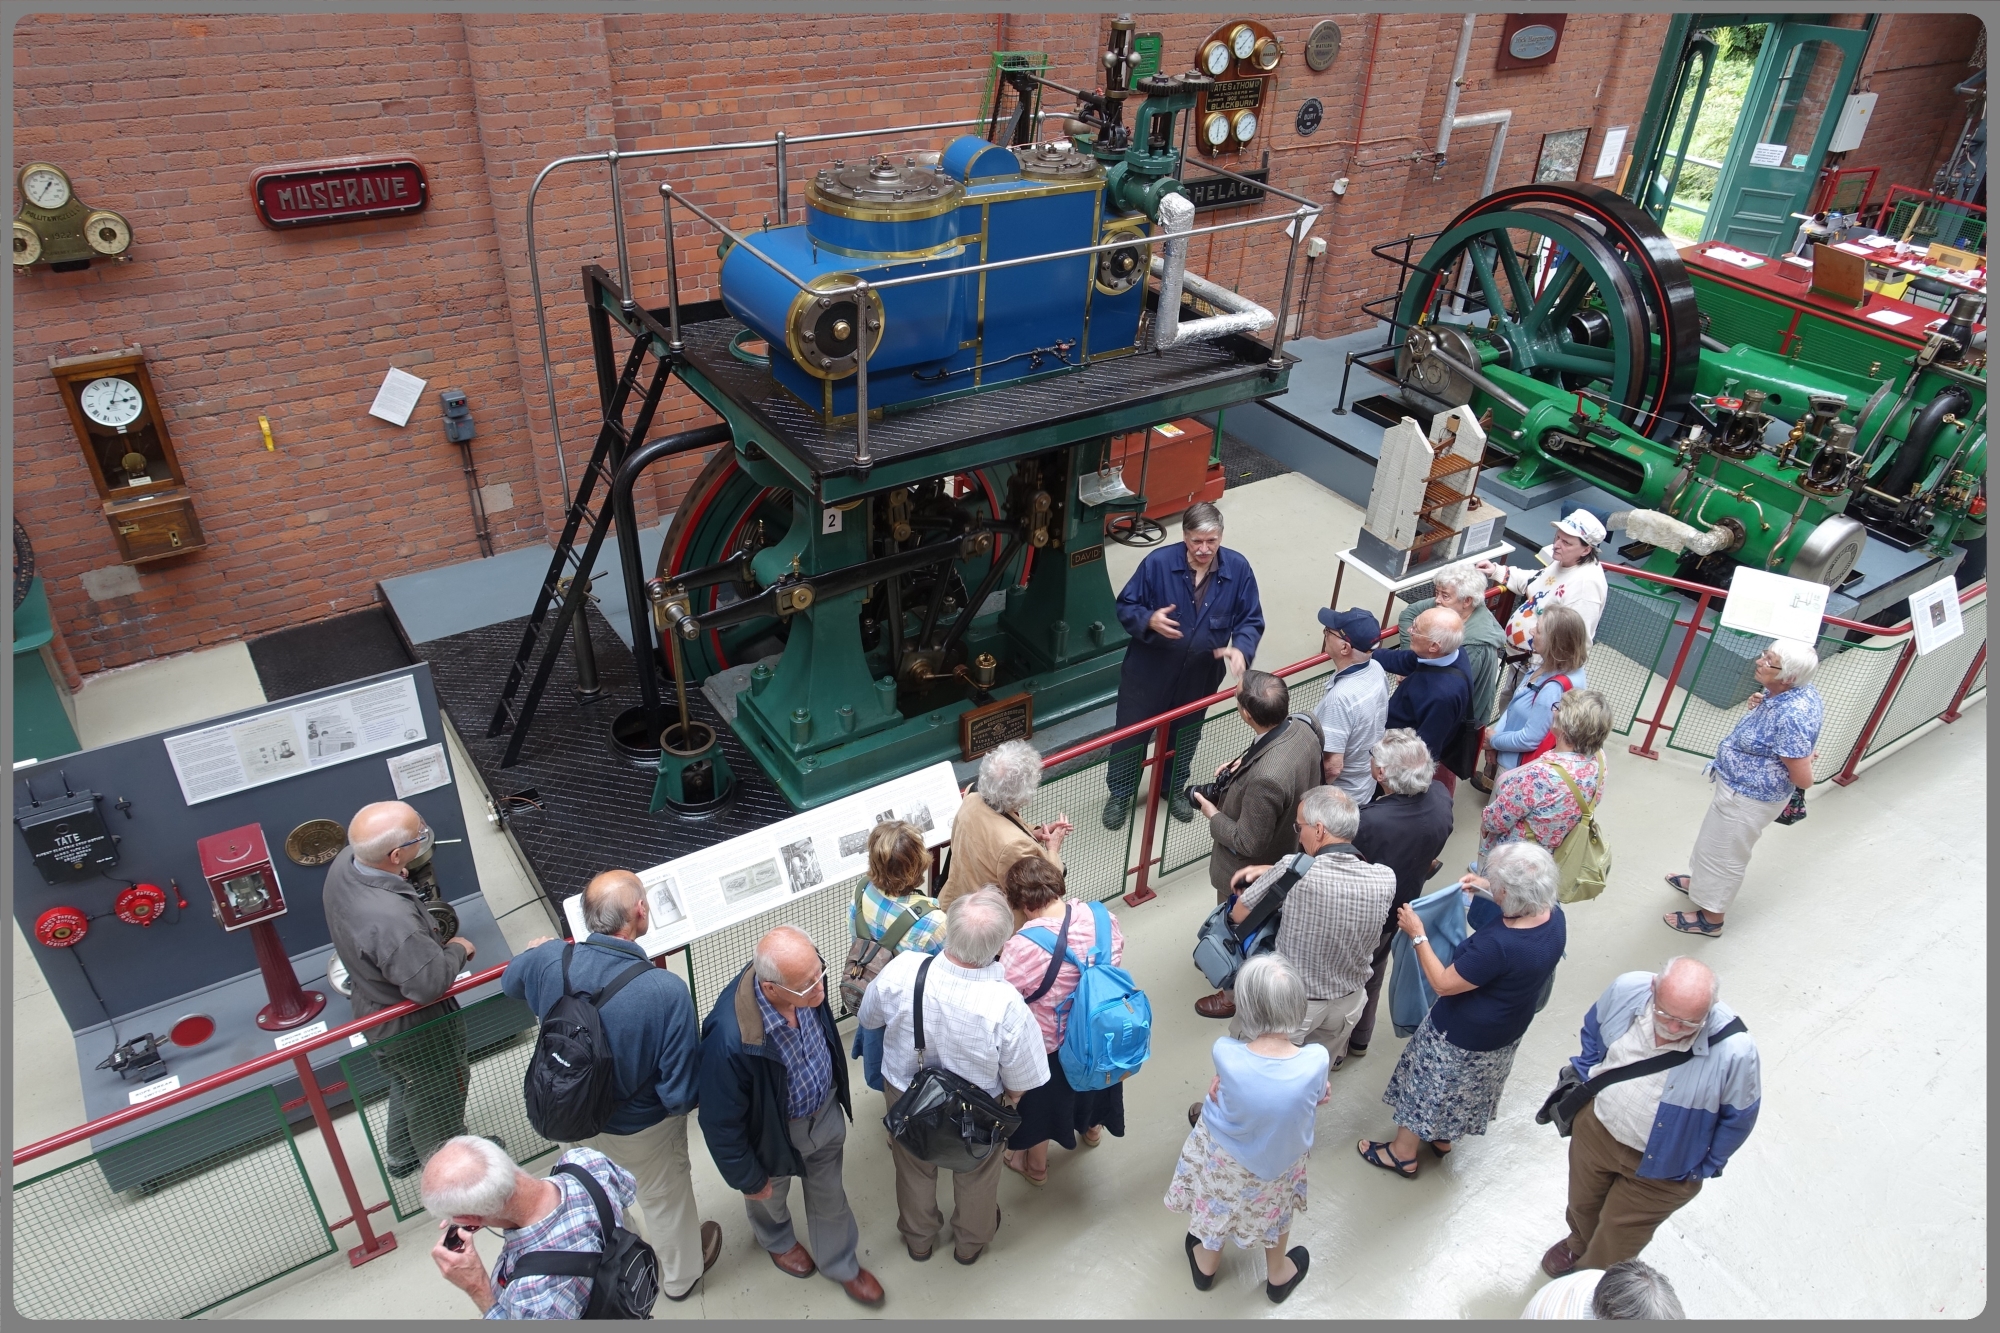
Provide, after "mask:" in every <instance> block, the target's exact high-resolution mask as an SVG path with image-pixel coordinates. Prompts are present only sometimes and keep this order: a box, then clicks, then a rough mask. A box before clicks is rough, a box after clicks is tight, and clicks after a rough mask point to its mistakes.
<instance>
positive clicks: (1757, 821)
mask: <svg viewBox="0 0 2000 1333" xmlns="http://www.w3.org/2000/svg"><path fill="white" fill-rule="evenodd" d="M1709 781H1710V782H1712V783H1713V784H1714V786H1715V790H1714V792H1713V794H1712V795H1711V796H1710V798H1709V802H1708V814H1707V815H1706V816H1704V817H1703V818H1702V821H1701V831H1700V832H1699V833H1697V834H1695V835H1694V851H1693V853H1692V854H1690V855H1689V857H1688V897H1689V898H1691V899H1693V900H1694V905H1695V906H1696V907H1699V908H1700V909H1701V910H1702V911H1704V912H1711V913H1717V914H1720V913H1723V912H1727V911H1728V910H1729V905H1730V904H1731V903H1733V902H1735V901H1736V892H1737V890H1738V889H1741V888H1742V887H1743V876H1744V873H1745V872H1747V871H1748V870H1749V869H1750V853H1751V852H1752V851H1753V850H1755V848H1756V846H1757V839H1759V838H1761V837H1763V836H1764V830H1765V829H1767V828H1769V827H1770V826H1771V821H1772V820H1774V819H1776V818H1777V817H1778V816H1779V815H1782V814H1783V813H1785V803H1786V802H1787V801H1789V800H1791V793H1790V792H1787V793H1786V794H1785V795H1783V796H1781V797H1779V798H1778V799H1777V800H1775V801H1757V800H1752V799H1751V798H1750V797H1748V796H1744V795H1741V794H1739V793H1738V792H1735V791H1732V790H1731V789H1730V786H1729V784H1728V783H1726V782H1724V781H1723V780H1722V779H1720V778H1714V777H1712V778H1710V779H1709Z"/></svg>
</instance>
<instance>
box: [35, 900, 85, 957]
mask: <svg viewBox="0 0 2000 1333" xmlns="http://www.w3.org/2000/svg"><path fill="white" fill-rule="evenodd" d="M89 930H90V919H89V918H88V917H86V916H84V914H83V913H82V912H79V911H77V910H76V909H75V908H74V907H51V908H50V909H49V910H48V911H46V912H44V913H42V914H41V915H40V916H38V917H36V918H35V939H36V940H37V941H38V942H39V943H42V944H46V945H48V946H49V947H50V948H51V949H67V948H69V947H70V946H71V945H72V944H75V943H77V942H78V941H80V940H82V939H83V937H84V935H85V934H86V933H88V931H89Z"/></svg>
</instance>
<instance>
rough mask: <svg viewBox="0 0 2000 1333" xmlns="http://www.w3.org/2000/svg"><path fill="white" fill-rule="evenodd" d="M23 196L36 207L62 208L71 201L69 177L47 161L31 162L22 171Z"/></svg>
mask: <svg viewBox="0 0 2000 1333" xmlns="http://www.w3.org/2000/svg"><path fill="white" fill-rule="evenodd" d="M21 197H22V198H23V199H25V200H27V201H28V202H29V203H30V204H33V205H34V206H35V207H36V208H47V209H57V208H61V207H62V206H63V205H64V204H66V203H68V202H69V178H68V177H67V176H65V175H63V174H62V172H60V171H58V170H56V169H55V168H54V167H51V166H48V165H46V164H45V163H41V162H33V163H30V164H29V165H28V166H27V168H26V169H25V170H23V171H22V172H21Z"/></svg>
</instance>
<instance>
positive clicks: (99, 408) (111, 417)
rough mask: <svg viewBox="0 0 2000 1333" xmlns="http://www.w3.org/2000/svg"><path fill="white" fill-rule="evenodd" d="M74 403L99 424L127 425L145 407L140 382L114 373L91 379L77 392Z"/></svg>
mask: <svg viewBox="0 0 2000 1333" xmlns="http://www.w3.org/2000/svg"><path fill="white" fill-rule="evenodd" d="M77 406H79V407H81V408H82V409H83V414H84V415H85V416H87V417H89V418H90V419H91V420H92V421H95V422H96V423H97V424H98V425H100V426H119V427H123V426H129V425H131V424H132V423H133V422H135V421H137V420H138V419H139V414H140V413H141V412H143V411H145V410H146V403H145V400H144V399H143V398H141V397H140V396H139V386H138V385H136V384H134V383H132V381H130V380H121V379H119V378H118V377H117V376H115V375H107V376H105V377H104V378H103V379H97V380H92V381H91V382H90V383H88V384H86V385H84V386H83V392H82V393H80V394H78V395H77Z"/></svg>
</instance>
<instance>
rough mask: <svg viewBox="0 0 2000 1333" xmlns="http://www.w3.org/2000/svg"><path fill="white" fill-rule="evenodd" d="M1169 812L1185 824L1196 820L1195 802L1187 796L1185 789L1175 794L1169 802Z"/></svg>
mask: <svg viewBox="0 0 2000 1333" xmlns="http://www.w3.org/2000/svg"><path fill="white" fill-rule="evenodd" d="M1167 813H1168V814H1170V815H1172V816H1173V817H1174V818H1175V819H1178V820H1179V821H1180V822H1181V823H1183V824H1192V823H1193V822H1194V802H1193V801H1190V800H1189V799H1188V798H1187V792H1186V791H1185V789H1183V790H1181V791H1177V792H1175V793H1174V794H1173V798H1172V799H1171V800H1169V801H1168V802H1167Z"/></svg>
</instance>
